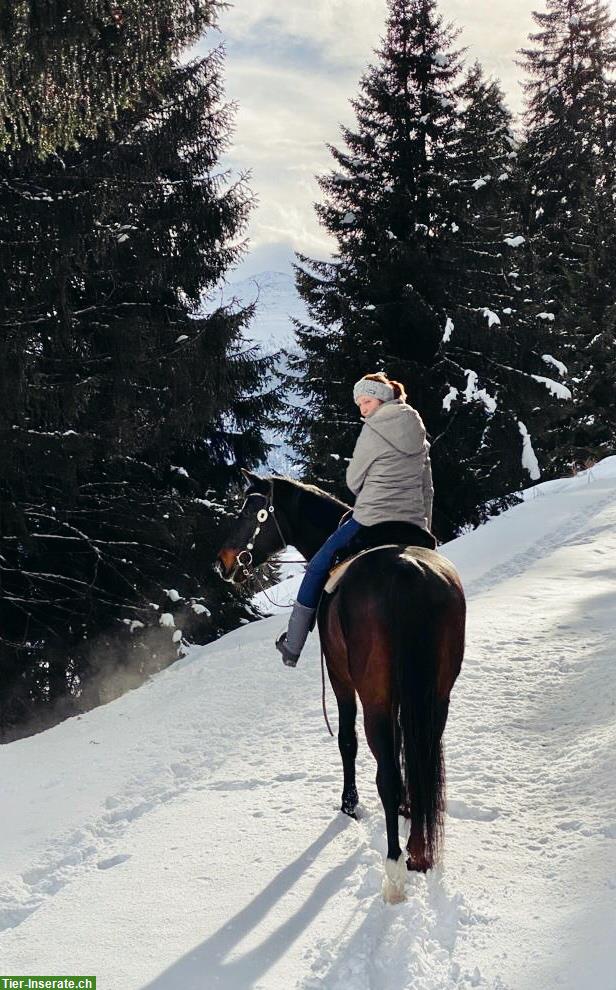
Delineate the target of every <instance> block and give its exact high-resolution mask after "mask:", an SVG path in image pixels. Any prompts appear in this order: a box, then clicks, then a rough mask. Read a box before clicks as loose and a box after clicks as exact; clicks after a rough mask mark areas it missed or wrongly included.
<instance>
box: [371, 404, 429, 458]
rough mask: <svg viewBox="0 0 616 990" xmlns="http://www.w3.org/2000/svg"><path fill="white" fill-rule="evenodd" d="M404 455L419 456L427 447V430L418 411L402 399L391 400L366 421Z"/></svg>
mask: <svg viewBox="0 0 616 990" xmlns="http://www.w3.org/2000/svg"><path fill="white" fill-rule="evenodd" d="M364 422H365V424H366V426H367V427H368V428H369V429H371V430H374V431H375V433H378V434H379V436H381V437H383V439H384V440H386V441H387V443H390V444H391V445H392V447H395V448H396V450H399V451H400V452H401V453H402V454H418V453H419V452H420V451H421V450H423V449H424V447H425V442H426V430H425V427H424V425H423V422H422V420H421V417H420V415H419V413H418V412H417V410H416V409H413V407H412V406H409V405H407V403H406V402H404V401H403V400H402V399H391V400H390V401H389V402H384V403H383V405H382V406H379V408H378V409H377V410H376V411H375V412H373V413H372V415H371V416H368V417H366V419H365V420H364Z"/></svg>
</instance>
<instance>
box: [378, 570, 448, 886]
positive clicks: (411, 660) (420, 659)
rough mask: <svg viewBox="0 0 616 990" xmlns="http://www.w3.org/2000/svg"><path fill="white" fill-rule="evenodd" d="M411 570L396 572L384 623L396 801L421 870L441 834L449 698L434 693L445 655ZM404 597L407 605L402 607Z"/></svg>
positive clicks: (434, 855) (435, 852) (435, 618)
mask: <svg viewBox="0 0 616 990" xmlns="http://www.w3.org/2000/svg"><path fill="white" fill-rule="evenodd" d="M413 571H414V573H409V570H408V565H407V567H405V569H404V571H403V572H402V573H400V571H398V573H397V575H396V580H395V584H394V588H393V589H392V591H393V594H392V595H391V596H390V599H389V601H390V603H391V607H392V610H393V613H394V614H393V616H392V619H393V621H392V622H391V625H390V629H391V636H392V641H391V643H392V652H393V671H394V677H395V679H396V682H397V689H398V705H399V707H398V724H399V730H398V735H399V743H400V750H399V758H400V770H401V779H402V804H403V806H404V808H405V813H406V814H407V815H408V816H409V817H410V823H411V833H410V837H409V841H408V846H407V850H408V852H409V855H410V864H409V865H410V866H411V867H414V868H415V869H418V870H427V869H429V868H430V867H431V866H432V865H433V863H434V862H436V861H437V859H438V856H439V852H440V846H441V840H442V834H443V820H444V812H445V763H444V759H443V746H442V734H443V729H444V727H445V721H446V719H447V708H448V703H449V699H448V697H447V698H445V699H439V697H438V694H437V686H438V680H439V664H440V663H441V662H443V660H444V659H445V658H444V657H443V658H442V657H440V656H439V653H440V651H439V640H440V636H439V628H438V623H439V614H438V613H437V611H436V609H435V606H434V605H431V604H430V602H429V600H428V596H427V595H426V594H425V591H424V589H423V588H422V584H423V582H424V580H425V578H424V576H423V575H422V574H421V571H420V569H419V568H416V567H415V566H413ZM409 583H411V584H412V591H411V594H409V590H410V589H409ZM422 591H424V593H422ZM424 599H425V600H424ZM407 601H408V602H409V603H410V602H413V605H412V606H411V607H405V605H406V602H407ZM439 611H440V610H439ZM441 615H442V613H441Z"/></svg>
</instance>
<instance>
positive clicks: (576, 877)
mask: <svg viewBox="0 0 616 990" xmlns="http://www.w3.org/2000/svg"><path fill="white" fill-rule="evenodd" d="M612 460H614V459H612ZM615 466H616V460H615ZM563 486H564V487H563V488H562V490H560V491H552V492H550V493H547V492H546V495H545V497H543V498H537V499H535V500H534V501H531V502H530V503H529V502H526V503H524V504H523V505H521V506H519V507H515V508H514V509H512V510H510V511H509V512H507V513H505V514H503V516H501V517H499V518H498V519H495V520H493V521H492V522H490V523H489V524H488V525H487V526H485V527H483V528H482V529H481V530H478V531H476V532H475V533H472V534H469V536H466V537H462V538H460V539H459V540H457V541H454V543H452V544H450V545H449V546H448V547H446V548H444V552H446V553H447V555H448V556H450V557H451V559H452V560H454V562H456V563H457V564H458V566H459V567H460V570H461V573H462V575H463V577H464V578H465V585H466V590H467V594H468V597H469V624H468V628H469V635H468V644H467V652H466V659H465V663H464V666H463V670H462V674H461V676H460V680H459V682H458V684H457V685H456V687H455V689H454V693H453V696H452V706H451V714H450V720H449V723H448V727H447V732H446V761H447V772H448V798H449V800H448V814H447V822H446V836H445V857H444V862H443V864H442V866H440V867H439V868H438V869H436V870H433V871H431V873H430V874H428V876H427V877H423V876H409V882H408V890H407V892H408V900H407V901H406V902H405V903H404V904H401V905H397V906H395V907H392V906H389V905H385V904H384V903H383V901H382V898H381V896H380V886H381V881H382V874H383V869H382V857H383V854H384V852H385V830H384V818H383V813H382V808H381V805H380V802H379V801H378V797H377V795H376V788H375V785H374V773H375V765H374V763H373V761H372V757H371V756H370V754H369V753H368V752H367V747H366V744H365V740H364V738H363V730H362V728H361V716H360V720H359V726H358V728H359V737H360V752H359V759H358V786H359V790H360V801H361V804H360V812H361V817H360V820H359V822H352V821H350V820H348V819H344V818H343V817H342V816H341V815H339V814H337V813H336V812H337V808H338V806H339V794H340V790H341V786H342V775H341V770H340V767H339V757H338V752H337V747H336V746H335V744H334V743H333V741H331V740H329V738H328V737H326V736H325V734H324V726H323V724H322V715H321V712H320V709H319V699H318V693H319V686H318V683H317V681H318V676H317V669H318V668H317V664H318V659H317V658H318V654H317V644H316V640H315V639H314V637H313V640H312V641H311V644H310V646H309V648H308V649H307V651H306V657H305V659H303V660H302V666H301V668H298V669H297V671H294V672H290V671H287V670H285V669H282V668H281V666H279V665H278V663H277V662H276V658H275V657H274V651H273V648H272V646H271V643H272V641H273V638H274V636H275V634H276V632H277V631H278V630H279V629H280V628H281V626H282V624H283V622H284V619H285V617H284V616H280V617H276V618H273V619H269V620H264V621H263V622H261V623H256V624H253V625H251V626H249V627H245V628H244V629H242V630H237V631H236V632H234V633H232V634H230V635H229V636H227V637H225V638H224V639H223V640H220V641H219V642H218V643H216V644H213V645H212V646H210V647H208V648H205V649H200V650H194V651H192V652H191V654H189V656H188V657H187V658H185V660H183V661H180V662H179V663H178V664H176V665H175V666H174V667H173V668H170V669H169V670H168V671H165V672H164V673H163V674H161V675H159V676H158V677H157V678H155V679H154V680H152V681H151V682H149V683H148V684H147V685H146V686H144V687H143V688H142V689H140V690H139V691H135V692H132V693H131V694H130V695H127V696H125V697H124V698H122V699H119V700H118V701H117V702H114V703H113V704H112V705H108V706H106V708H103V709H98V710H97V711H95V712H92V713H89V714H88V715H87V716H84V717H82V718H79V719H72V720H70V721H69V722H67V723H64V725H62V726H58V727H57V728H56V729H53V730H50V731H49V732H47V733H43V734H42V735H41V736H38V737H34V738H32V739H29V740H23V741H21V742H18V743H13V744H11V745H10V746H7V747H4V748H3V749H2V750H0V763H1V767H0V780H1V782H2V783H1V784H0V786H1V787H2V795H1V796H2V805H3V807H4V808H10V809H12V816H6V818H5V822H4V825H3V836H2V838H3V844H2V850H3V851H2V854H1V855H2V869H1V873H2V883H1V887H0V954H1V955H0V958H1V959H2V967H1V968H2V970H3V971H5V972H34V971H46V972H53V971H54V969H55V971H56V972H61V971H66V970H67V969H68V970H71V971H75V972H76V971H83V972H96V973H97V975H98V977H99V981H100V986H101V990H106V988H110V990H137V988H144V990H145V988H146V987H148V988H150V990H193V988H194V990H197V988H199V990H202V988H203V987H207V990H209V988H210V987H211V988H222V990H244V988H254V990H282V988H283V987H284V988H285V990H286V988H288V987H297V988H298V990H316V988H317V987H325V988H326V990H337V988H340V990H342V988H345V990H470V988H471V987H479V988H491V990H539V988H541V990H557V988H564V990H614V987H616V979H615V978H614V975H613V960H612V959H611V946H612V943H613V920H614V917H615V916H616V794H615V779H614V778H615V773H614V755H613V754H614V752H615V750H616V719H615V717H614V716H615V714H616V695H615V682H616V677H615V672H614V659H615V657H614V645H613V644H614V635H613V634H614V629H613V626H614V618H613V617H614V614H615V611H616V497H615V496H616V478H614V480H612V479H610V478H609V475H608V477H607V478H602V479H600V480H598V481H596V482H593V483H592V484H588V485H587V486H585V487H581V486H577V487H575V486H574V485H573V484H572V485H570V486H567V483H566V482H564V483H563ZM467 576H468V579H466V577H467ZM296 580H298V579H296ZM247 664H250V672H249V673H248V672H247ZM238 685H241V690H240V691H238V690H237V687H238ZM329 707H330V714H333V709H334V707H335V706H334V703H333V699H332V698H331V693H330V695H329ZM41 819H43V820H41ZM400 826H401V834H402V835H404V828H405V825H404V823H403V822H402V821H401V823H400ZM5 833H6V834H5ZM97 905H100V906H97ZM118 905H121V909H120V907H118ZM116 913H118V918H119V920H114V918H115V914H116ZM125 940H127V942H128V943H129V944H130V952H127V953H124V952H122V951H121V949H122V946H123V944H124V942H125ZM75 946H77V948H75ZM125 955H126V958H124V956H125ZM118 957H121V958H118ZM204 974H207V979H206V980H205V982H204Z"/></svg>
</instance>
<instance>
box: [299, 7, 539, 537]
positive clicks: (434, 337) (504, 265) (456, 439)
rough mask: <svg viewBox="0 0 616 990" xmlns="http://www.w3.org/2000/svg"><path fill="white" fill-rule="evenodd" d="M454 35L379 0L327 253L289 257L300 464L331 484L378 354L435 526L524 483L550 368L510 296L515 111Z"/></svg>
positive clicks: (331, 209)
mask: <svg viewBox="0 0 616 990" xmlns="http://www.w3.org/2000/svg"><path fill="white" fill-rule="evenodd" d="M455 38H456V32H455V31H454V30H453V28H451V26H449V25H446V24H444V22H443V19H442V18H441V17H440V15H439V14H438V11H437V6H436V2H435V0H390V3H389V20H388V25H387V36H386V39H385V41H384V44H383V46H382V48H381V49H380V50H379V52H378V53H377V55H378V62H377V64H376V65H374V66H372V67H371V68H370V69H369V70H368V72H367V73H366V75H365V76H364V77H363V79H362V81H361V83H360V95H359V97H358V98H357V99H356V100H354V101H353V102H352V105H353V107H354V110H355V114H356V118H357V126H356V128H355V129H354V130H351V129H348V128H343V138H344V145H345V147H344V149H338V148H335V147H332V148H331V149H330V150H331V153H332V155H333V157H334V159H335V161H336V164H337V168H336V171H335V172H334V173H333V174H330V175H328V176H325V177H323V178H322V179H321V180H320V181H321V188H322V190H323V193H324V201H323V202H322V203H321V204H319V205H318V207H317V210H318V214H319V217H320V220H321V222H322V224H323V226H324V227H325V228H326V229H327V230H328V231H329V232H330V233H331V234H332V235H333V236H334V237H335V238H336V240H337V243H338V249H337V252H336V254H335V255H334V258H333V260H332V261H331V262H320V261H313V260H311V259H309V258H307V257H305V256H300V257H299V264H298V266H297V286H298V290H299V292H300V294H301V295H302V296H303V298H304V299H305V301H306V303H307V305H308V309H309V313H310V315H311V317H312V319H313V321H314V322H313V324H312V325H305V326H298V327H297V336H298V340H299V343H300V346H301V348H302V351H303V354H304V357H303V358H300V359H299V360H298V361H296V362H295V368H294V371H295V372H300V373H301V375H302V378H301V379H300V380H299V382H297V383H296V385H295V387H296V388H298V389H299V390H300V392H302V393H303V395H304V397H305V400H306V401H305V404H304V406H303V408H302V409H300V411H299V412H298V413H297V415H296V421H295V428H294V438H295V441H296V444H297V446H298V448H299V450H300V454H301V458H302V463H303V465H304V469H305V471H306V474H307V475H308V476H309V477H310V478H313V479H316V480H317V481H318V482H319V483H322V484H324V485H325V486H326V487H329V488H333V489H334V490H336V491H337V492H338V493H339V494H343V493H344V467H345V460H344V457H345V456H346V455H347V454H349V453H350V452H351V450H352V446H353V440H354V437H355V436H356V434H357V419H356V414H354V413H353V410H352V404H351V399H350V389H351V386H352V384H353V382H354V381H355V380H356V379H357V378H359V377H360V376H361V375H362V374H364V373H366V371H370V370H379V369H383V370H386V371H387V373H388V374H389V375H390V376H391V377H393V378H397V379H399V380H401V381H403V382H404V383H405V384H406V385H407V388H408V392H409V398H410V401H411V402H412V404H413V405H414V406H416V408H417V409H418V410H419V412H420V413H421V415H422V417H423V419H424V421H425V422H426V425H427V427H428V431H429V434H430V435H431V437H432V440H433V447H432V456H433V468H434V474H435V488H436V499H435V527H436V531H437V533H438V535H439V536H441V538H447V537H449V536H451V535H453V533H455V532H456V531H458V530H459V529H460V528H461V527H462V526H464V525H468V524H476V523H478V522H480V521H481V520H482V519H483V518H485V517H486V515H487V514H488V513H489V512H491V511H493V510H494V508H495V507H497V505H498V504H499V500H502V499H504V498H505V497H506V496H507V495H508V494H509V493H510V492H511V491H513V490H515V489H516V488H519V487H520V486H521V485H522V484H523V483H524V482H525V481H528V472H527V470H526V469H527V468H529V466H530V463H531V459H530V452H529V449H528V445H529V435H528V429H527V425H526V420H528V418H529V417H530V414H531V411H532V410H533V409H535V407H537V406H539V407H541V405H542V404H544V405H545V404H546V400H547V404H549V399H550V397H549V393H548V392H547V391H546V388H545V386H544V385H543V383H542V382H541V381H537V380H536V378H535V377H533V375H536V376H537V377H538V378H542V377H543V375H542V374H541V372H544V371H545V365H544V364H543V363H542V360H541V357H540V354H541V345H540V329H538V328H537V327H536V326H534V325H533V326H532V329H531V325H530V323H529V319H528V317H527V315H526V314H523V315H520V313H519V312H518V309H519V307H518V306H517V296H518V292H517V288H518V287H517V286H516V283H515V276H516V272H515V268H514V266H515V262H516V260H517V258H516V256H515V252H516V248H517V245H518V243H519V236H520V235H519V234H518V231H517V229H516V223H517V222H518V218H517V214H516V207H515V205H514V198H515V197H514V190H515V189H516V188H517V179H516V178H515V173H516V169H515V167H514V163H515V157H516V151H515V150H514V149H513V147H512V142H513V138H512V135H511V133H510V116H509V114H508V112H507V110H506V109H505V107H504V105H503V101H502V94H501V93H500V90H499V89H498V86H496V85H495V84H490V83H486V82H485V80H483V77H482V74H481V71H480V70H479V69H478V68H475V69H474V70H472V71H471V73H470V74H469V75H468V76H467V77H466V79H465V80H461V79H460V73H461V63H460V53H459V52H458V51H457V50H456V49H455V47H454V45H455ZM505 173H506V174H505ZM509 189H511V191H508V190H509ZM535 323H536V321H535ZM512 451H513V452H515V453H513V454H512ZM532 472H533V474H535V472H536V467H535V464H534V463H532Z"/></svg>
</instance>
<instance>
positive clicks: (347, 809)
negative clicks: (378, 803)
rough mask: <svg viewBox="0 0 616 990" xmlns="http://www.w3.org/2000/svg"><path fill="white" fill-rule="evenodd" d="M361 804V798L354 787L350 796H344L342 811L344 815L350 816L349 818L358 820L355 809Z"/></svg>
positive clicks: (349, 793)
mask: <svg viewBox="0 0 616 990" xmlns="http://www.w3.org/2000/svg"><path fill="white" fill-rule="evenodd" d="M358 804H359V796H358V794H357V791H356V789H355V788H354V787H353V788H352V789H351V790H350V791H349V792H348V794H343V795H342V805H341V807H340V810H341V812H342V814H343V815H348V817H349V818H355V820H357V815H356V814H355V809H356V808H357V805H358Z"/></svg>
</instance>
